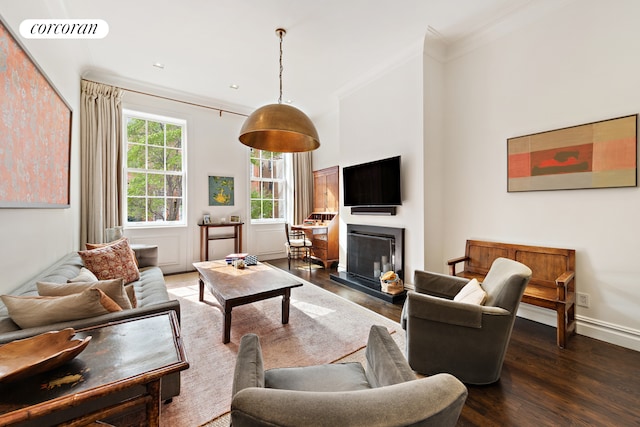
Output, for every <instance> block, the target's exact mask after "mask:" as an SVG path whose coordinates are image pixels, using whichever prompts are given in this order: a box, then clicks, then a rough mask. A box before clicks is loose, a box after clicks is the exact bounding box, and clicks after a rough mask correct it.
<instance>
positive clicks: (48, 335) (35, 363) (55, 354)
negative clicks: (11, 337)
mask: <svg viewBox="0 0 640 427" xmlns="http://www.w3.org/2000/svg"><path fill="white" fill-rule="evenodd" d="M75 333H76V332H75V331H74V330H73V328H67V329H63V330H61V331H52V332H45V333H44V334H40V335H36V336H35V337H31V338H25V339H23V340H17V341H13V342H10V343H8V344H4V345H3V346H1V347H0V383H5V382H10V381H15V380H18V379H21V378H26V377H30V376H32V375H36V374H39V373H41V372H46V371H48V370H51V369H53V368H57V367H58V366H60V365H62V364H63V363H65V362H68V361H69V360H71V359H73V358H74V357H76V356H77V355H78V354H80V353H81V352H82V350H84V349H85V348H86V347H87V345H89V341H91V337H90V336H89V337H86V338H85V339H83V340H79V339H77V340H72V339H71V337H72V336H73V335H74V334H75Z"/></svg>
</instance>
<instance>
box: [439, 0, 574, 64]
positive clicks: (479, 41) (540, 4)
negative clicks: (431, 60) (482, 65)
mask: <svg viewBox="0 0 640 427" xmlns="http://www.w3.org/2000/svg"><path fill="white" fill-rule="evenodd" d="M575 2H577V0H536V1H530V2H528V3H526V4H523V5H519V6H515V7H513V8H511V9H508V10H506V11H505V12H504V13H503V14H502V15H501V16H498V17H496V18H495V19H493V20H492V21H490V22H488V23H486V24H484V25H482V26H481V27H479V28H477V29H475V30H473V31H472V32H470V33H468V34H467V35H465V36H463V37H460V38H456V39H448V40H447V39H446V38H445V40H444V43H445V45H446V52H445V58H444V61H445V62H448V61H452V60H454V59H457V58H459V57H461V56H464V55H466V54H468V53H470V52H473V51H474V50H476V49H479V48H480V47H482V46H485V45H487V44H488V43H490V42H493V41H495V40H497V39H499V38H502V37H504V36H506V35H508V34H510V33H513V32H514V31H517V30H518V29H521V28H523V27H526V26H529V25H531V24H533V23H535V22H536V21H539V20H540V19H542V18H543V17H544V16H547V15H549V14H551V13H552V12H554V11H556V10H558V9H561V8H563V7H566V6H567V5H568V4H571V3H575Z"/></svg>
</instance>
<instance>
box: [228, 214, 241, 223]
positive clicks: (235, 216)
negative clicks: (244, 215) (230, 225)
mask: <svg viewBox="0 0 640 427" xmlns="http://www.w3.org/2000/svg"><path fill="white" fill-rule="evenodd" d="M229 221H230V222H240V217H239V216H238V215H231V216H230V217H229Z"/></svg>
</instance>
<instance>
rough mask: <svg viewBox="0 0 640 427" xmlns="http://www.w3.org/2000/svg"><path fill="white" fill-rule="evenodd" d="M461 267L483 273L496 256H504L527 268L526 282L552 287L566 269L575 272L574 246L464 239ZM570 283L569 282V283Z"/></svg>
mask: <svg viewBox="0 0 640 427" xmlns="http://www.w3.org/2000/svg"><path fill="white" fill-rule="evenodd" d="M465 256H466V257H468V259H467V260H466V261H465V265H464V270H465V272H468V273H475V274H479V275H486V274H487V272H488V271H489V268H491V264H493V261H494V260H495V259H496V258H499V257H504V258H510V259H512V260H515V261H518V262H521V263H522V264H524V265H526V266H527V267H529V268H530V269H531V271H532V272H533V275H532V276H531V280H530V281H529V283H530V284H535V285H539V286H545V287H549V288H555V287H556V283H555V279H556V278H558V276H560V275H561V274H562V273H564V272H566V271H573V272H575V268H576V251H575V250H574V249H560V248H547V247H543V246H528V245H517V244H512V243H500V242H489V241H483V240H467V245H466V248H465ZM571 287H573V284H572V286H571Z"/></svg>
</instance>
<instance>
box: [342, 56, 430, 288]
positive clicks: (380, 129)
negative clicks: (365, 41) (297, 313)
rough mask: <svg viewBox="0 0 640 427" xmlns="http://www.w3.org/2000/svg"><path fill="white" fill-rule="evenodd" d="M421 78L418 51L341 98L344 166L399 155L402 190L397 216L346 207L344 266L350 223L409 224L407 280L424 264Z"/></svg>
mask: <svg viewBox="0 0 640 427" xmlns="http://www.w3.org/2000/svg"><path fill="white" fill-rule="evenodd" d="M422 79H423V72H422V55H415V56H413V57H411V58H408V59H407V60H406V61H405V62H404V63H402V64H399V65H398V66H397V67H396V68H394V69H392V70H389V71H388V72H386V73H385V74H384V75H382V76H380V77H379V78H377V79H376V80H374V81H372V82H370V83H368V84H366V85H364V86H362V87H360V88H359V89H357V90H355V91H353V92H352V93H350V94H347V95H345V96H343V97H342V98H341V100H340V117H339V129H340V166H341V167H344V166H350V165H354V164H358V163H364V162H368V161H373V160H379V159H383V158H387V157H392V156H397V155H400V156H402V176H401V178H402V193H403V194H402V199H403V201H402V206H400V207H398V209H397V215H395V216H372V215H351V209H350V208H345V207H341V209H340V268H345V267H346V231H347V224H365V225H378V226H385V227H401V228H402V227H404V228H405V281H408V282H410V281H411V276H412V274H413V273H411V274H406V273H407V272H413V270H414V269H416V268H422V267H423V263H424V261H423V250H424V237H423V236H424V231H423V230H424V212H423V197H424V184H423V182H424V179H423V160H422V159H423V145H422V140H423V134H422V132H423V129H422V122H423V113H422ZM341 171H342V169H341ZM340 180H341V181H342V172H341V177H340ZM340 194H341V196H340V198H341V200H342V189H341V190H340Z"/></svg>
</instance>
